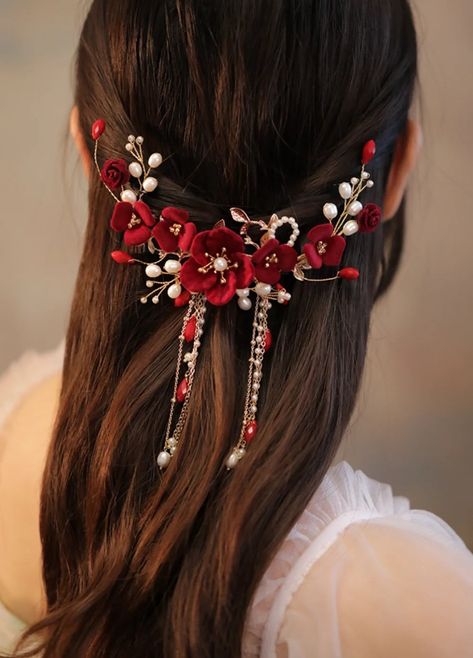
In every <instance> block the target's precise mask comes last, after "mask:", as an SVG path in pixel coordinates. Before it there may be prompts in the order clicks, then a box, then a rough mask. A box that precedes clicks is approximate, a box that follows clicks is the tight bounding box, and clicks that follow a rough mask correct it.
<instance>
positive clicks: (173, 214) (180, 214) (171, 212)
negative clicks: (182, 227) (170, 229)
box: [161, 206, 189, 224]
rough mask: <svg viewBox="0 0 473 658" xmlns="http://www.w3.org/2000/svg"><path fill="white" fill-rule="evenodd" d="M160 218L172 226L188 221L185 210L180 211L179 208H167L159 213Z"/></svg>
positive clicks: (187, 214)
mask: <svg viewBox="0 0 473 658" xmlns="http://www.w3.org/2000/svg"><path fill="white" fill-rule="evenodd" d="M161 217H162V218H163V219H167V220H168V221H170V222H172V223H173V224H185V223H186V222H187V220H188V219H189V213H188V212H187V210H182V209H181V208H173V207H172V206H167V207H166V208H163V210H162V211H161Z"/></svg>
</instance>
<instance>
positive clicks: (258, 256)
mask: <svg viewBox="0 0 473 658" xmlns="http://www.w3.org/2000/svg"><path fill="white" fill-rule="evenodd" d="M278 247H279V240H276V238H271V239H270V240H266V242H265V243H264V244H263V246H262V247H260V248H259V249H258V250H257V251H255V253H254V254H253V256H252V261H253V263H254V264H255V265H258V264H259V263H262V262H263V261H264V259H265V258H266V256H269V255H270V254H273V253H274V252H275V251H276V250H277V248H278Z"/></svg>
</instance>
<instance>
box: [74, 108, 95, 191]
mask: <svg viewBox="0 0 473 658" xmlns="http://www.w3.org/2000/svg"><path fill="white" fill-rule="evenodd" d="M69 131H70V133H71V137H72V139H73V140H74V143H75V145H76V148H77V151H78V153H79V155H80V159H81V162H82V167H83V169H84V173H85V175H86V176H87V178H88V177H89V175H90V168H91V166H92V160H91V157H90V153H89V149H88V148H87V143H86V141H85V138H84V135H83V133H82V130H81V128H80V121H79V108H78V107H77V105H74V107H73V108H72V110H71V114H70V117H69Z"/></svg>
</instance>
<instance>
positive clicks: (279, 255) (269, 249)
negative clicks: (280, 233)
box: [252, 238, 297, 285]
mask: <svg viewBox="0 0 473 658" xmlns="http://www.w3.org/2000/svg"><path fill="white" fill-rule="evenodd" d="M252 261H253V264H254V266H255V276H256V278H257V279H258V281H262V282H263V283H270V284H271V285H274V284H275V283H277V282H278V281H279V280H280V278H281V273H282V272H290V271H291V270H292V269H294V266H295V264H296V262H297V252H296V250H295V249H294V248H293V247H290V246H289V245H288V244H279V241H278V240H276V238H272V239H270V240H267V241H266V242H265V243H264V245H263V246H262V247H261V248H260V249H258V250H257V251H255V253H254V254H253V256H252Z"/></svg>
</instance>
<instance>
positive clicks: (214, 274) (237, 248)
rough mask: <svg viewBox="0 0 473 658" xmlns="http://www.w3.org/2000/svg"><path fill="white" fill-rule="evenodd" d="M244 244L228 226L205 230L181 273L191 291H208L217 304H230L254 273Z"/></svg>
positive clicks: (193, 246)
mask: <svg viewBox="0 0 473 658" xmlns="http://www.w3.org/2000/svg"><path fill="white" fill-rule="evenodd" d="M244 248H245V246H244V243H243V240H242V239H241V237H240V236H239V235H237V234H236V233H234V232H233V231H231V230H230V229H229V228H225V227H222V228H215V229H212V230H210V231H202V233H198V234H197V235H196V237H195V238H194V241H193V243H192V247H191V258H189V259H188V260H187V261H186V262H185V263H184V265H183V266H182V270H181V273H180V277H181V283H182V285H183V286H184V287H185V288H187V290H189V291H190V292H202V293H205V296H206V297H207V299H208V301H209V302H210V303H211V304H215V305H216V306H222V305H223V304H227V303H228V302H229V301H230V300H231V298H232V297H233V296H234V294H235V292H236V290H237V289H238V288H247V287H248V286H249V285H250V283H251V282H252V280H253V279H254V276H255V273H254V268H253V264H252V262H251V259H250V257H249V256H248V255H247V254H245V253H244V251H243V250H244Z"/></svg>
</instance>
